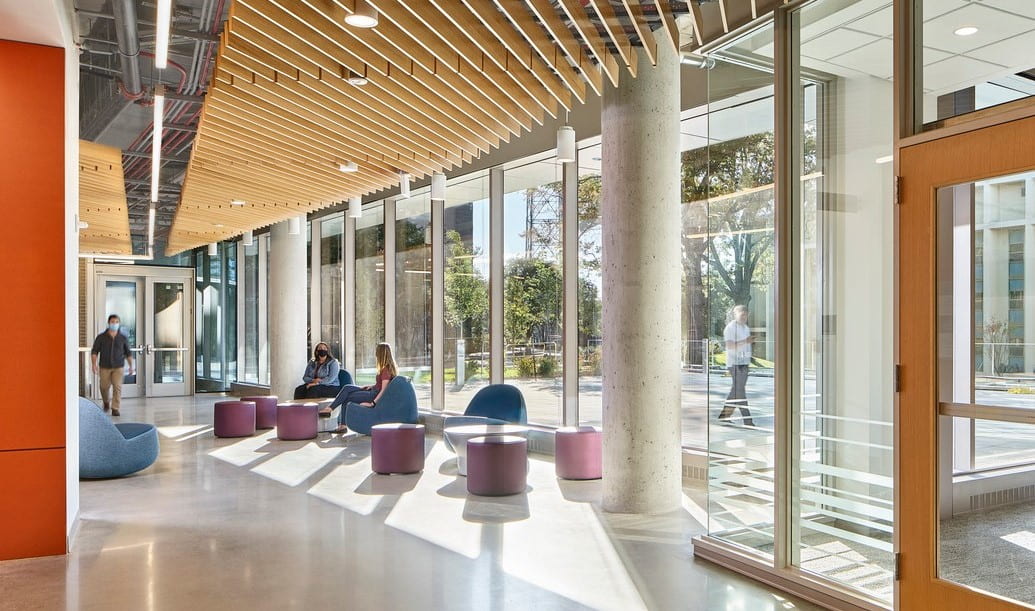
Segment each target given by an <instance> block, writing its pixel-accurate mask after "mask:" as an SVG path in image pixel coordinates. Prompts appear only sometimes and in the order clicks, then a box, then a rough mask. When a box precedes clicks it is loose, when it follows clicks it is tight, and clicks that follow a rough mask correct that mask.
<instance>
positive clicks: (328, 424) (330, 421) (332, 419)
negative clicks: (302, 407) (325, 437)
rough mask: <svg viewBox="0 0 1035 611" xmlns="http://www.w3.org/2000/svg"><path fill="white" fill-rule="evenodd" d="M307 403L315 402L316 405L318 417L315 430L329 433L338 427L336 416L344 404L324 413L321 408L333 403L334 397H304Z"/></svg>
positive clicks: (343, 407)
mask: <svg viewBox="0 0 1035 611" xmlns="http://www.w3.org/2000/svg"><path fill="white" fill-rule="evenodd" d="M306 402H307V403H316V405H317V406H318V408H317V410H318V411H317V413H318V414H320V419H319V421H317V430H318V431H319V432H321V433H330V432H334V431H336V430H337V429H338V416H340V415H341V410H343V409H345V406H344V405H339V406H338V407H336V408H334V409H333V410H331V413H330V414H327V413H325V412H324V411H323V410H324V409H326V408H328V407H330V406H331V403H334V399H333V398H332V399H306Z"/></svg>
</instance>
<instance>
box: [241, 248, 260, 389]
mask: <svg viewBox="0 0 1035 611" xmlns="http://www.w3.org/2000/svg"><path fill="white" fill-rule="evenodd" d="M241 278H242V285H243V290H242V294H243V299H244V337H243V338H242V339H243V341H244V362H243V363H241V369H240V371H239V373H240V376H239V378H238V379H239V380H241V381H242V382H251V383H252V384H258V383H259V240H258V239H257V238H256V239H254V240H252V244H251V246H245V247H244V266H243V273H242V274H241Z"/></svg>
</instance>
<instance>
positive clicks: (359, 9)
mask: <svg viewBox="0 0 1035 611" xmlns="http://www.w3.org/2000/svg"><path fill="white" fill-rule="evenodd" d="M345 23H347V24H349V25H351V26H354V27H357V28H372V27H375V26H376V25H377V9H376V8H374V6H373V5H372V4H370V3H369V2H367V0H356V10H355V11H354V12H353V13H352V14H351V15H348V16H346V17H345Z"/></svg>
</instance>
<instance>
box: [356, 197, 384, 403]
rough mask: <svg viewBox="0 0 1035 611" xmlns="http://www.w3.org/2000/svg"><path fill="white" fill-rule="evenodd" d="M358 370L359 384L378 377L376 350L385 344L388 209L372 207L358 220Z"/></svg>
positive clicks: (369, 382)
mask: <svg viewBox="0 0 1035 611" xmlns="http://www.w3.org/2000/svg"><path fill="white" fill-rule="evenodd" d="M355 252H356V280H355V286H356V301H355V304H356V346H355V350H356V371H355V372H354V377H355V379H356V380H357V383H358V384H372V383H373V382H374V377H375V376H376V375H377V371H376V362H375V360H374V349H375V348H376V346H377V344H379V343H381V342H383V341H385V263H384V262H385V228H384V208H383V207H382V206H381V205H376V206H369V207H367V208H365V209H364V210H363V216H362V217H360V218H358V219H356V251H355Z"/></svg>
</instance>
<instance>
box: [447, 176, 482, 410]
mask: <svg viewBox="0 0 1035 611" xmlns="http://www.w3.org/2000/svg"><path fill="white" fill-rule="evenodd" d="M442 227H443V236H444V238H445V241H444V243H443V260H444V270H445V272H444V273H445V278H444V283H443V286H444V290H445V297H444V299H445V304H444V305H445V308H444V312H445V325H444V326H445V337H443V338H442V342H443V344H442V354H443V362H444V363H445V367H444V369H445V372H444V374H445V375H444V377H445V385H446V388H445V406H444V407H445V409H446V410H448V411H454V412H463V411H464V410H465V409H466V408H467V404H468V402H470V400H471V397H473V396H474V394H475V393H476V392H478V390H479V389H481V388H482V387H483V386H485V385H487V384H488V383H489V363H490V354H489V176H488V173H486V172H482V173H480V174H476V175H475V176H474V177H472V178H470V179H467V180H459V181H455V182H450V183H449V184H448V185H446V202H445V211H444V216H443V219H442Z"/></svg>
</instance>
